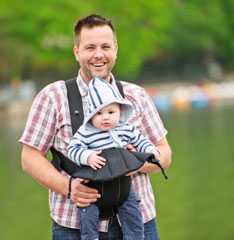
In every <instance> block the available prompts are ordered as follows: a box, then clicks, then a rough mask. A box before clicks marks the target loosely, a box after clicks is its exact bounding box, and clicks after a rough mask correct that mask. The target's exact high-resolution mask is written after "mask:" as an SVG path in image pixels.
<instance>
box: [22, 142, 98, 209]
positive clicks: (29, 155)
mask: <svg viewBox="0 0 234 240" xmlns="http://www.w3.org/2000/svg"><path fill="white" fill-rule="evenodd" d="M21 164H22V168H23V170H24V171H25V172H26V173H28V174H29V175H30V176H32V177H33V178H34V179H35V180H36V181H37V182H39V183H40V184H41V185H43V186H45V187H47V188H49V189H51V190H52V191H55V192H57V193H60V194H62V195H65V196H67V194H68V183H69V179H68V177H67V176H64V175H62V174H61V173H60V172H59V171H57V170H56V169H55V168H54V166H53V165H52V164H51V163H50V162H49V161H48V160H47V159H46V158H45V156H44V154H43V152H41V151H39V150H37V149H35V148H33V147H30V146H28V145H26V144H23V149H22V154H21ZM82 181H83V180H81V179H74V180H73V181H72V189H71V190H72V191H71V200H72V201H73V202H75V203H77V205H79V206H81V207H84V206H88V205H89V204H90V203H92V202H95V201H96V200H97V198H98V197H100V196H99V194H98V193H97V190H95V189H92V188H89V187H86V186H85V185H83V184H82Z"/></svg>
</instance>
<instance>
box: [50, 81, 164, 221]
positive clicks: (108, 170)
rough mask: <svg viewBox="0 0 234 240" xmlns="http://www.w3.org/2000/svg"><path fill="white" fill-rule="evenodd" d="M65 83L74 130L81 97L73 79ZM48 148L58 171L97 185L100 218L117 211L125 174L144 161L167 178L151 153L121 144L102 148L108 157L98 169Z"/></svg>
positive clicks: (127, 185)
mask: <svg viewBox="0 0 234 240" xmlns="http://www.w3.org/2000/svg"><path fill="white" fill-rule="evenodd" d="M65 83H66V87H67V96H68V103H69V109H70V115H71V124H72V132H73V134H74V133H75V132H76V131H77V129H78V128H79V127H80V125H81V124H82V122H83V118H84V114H83V106H82V99H81V95H80V92H79V89H78V86H77V83H76V79H70V80H67V81H66V82H65ZM116 83H117V87H118V89H119V91H120V93H121V95H122V96H123V97H124V93H123V88H122V85H121V83H120V82H118V81H117V82H116ZM51 152H52V156H53V159H52V163H53V165H54V166H55V167H56V168H57V169H58V170H59V171H61V170H63V171H65V172H67V173H68V174H69V175H70V176H71V177H72V178H77V177H79V178H82V179H87V180H90V181H89V182H88V183H87V185H88V186H90V187H92V188H96V189H97V190H98V192H99V193H100V194H101V198H100V199H98V201H97V202H96V204H97V206H98V207H99V210H100V211H99V212H100V218H109V217H111V216H113V215H114V214H115V213H116V212H117V209H118V207H119V206H121V204H122V203H123V202H124V201H125V200H126V199H127V197H128V194H129V191H130V187H131V179H130V177H129V176H126V174H127V173H128V172H132V171H134V170H137V169H139V168H140V167H141V166H142V165H143V164H144V163H145V162H146V161H149V162H152V163H155V164H157V165H158V166H159V167H160V168H161V170H162V173H163V175H164V177H165V178H167V176H166V175H165V172H164V169H163V168H162V167H161V165H160V163H159V161H158V160H156V159H155V158H154V155H153V154H146V153H140V152H130V151H128V150H126V149H122V148H109V149H105V150H102V153H101V154H100V156H102V157H104V158H105V159H107V162H106V164H105V166H103V167H102V168H101V169H99V170H93V169H92V168H90V167H89V166H82V167H79V166H78V165H77V164H75V163H74V162H72V161H71V160H70V159H68V158H67V157H65V156H64V155H63V154H62V153H60V152H58V151H56V150H55V149H54V148H52V149H51Z"/></svg>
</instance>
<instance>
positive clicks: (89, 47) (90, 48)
mask: <svg viewBox="0 0 234 240" xmlns="http://www.w3.org/2000/svg"><path fill="white" fill-rule="evenodd" d="M86 49H87V50H93V49H94V47H93V46H88V47H86Z"/></svg>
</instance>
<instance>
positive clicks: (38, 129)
mask: <svg viewBox="0 0 234 240" xmlns="http://www.w3.org/2000/svg"><path fill="white" fill-rule="evenodd" d="M55 132H56V114H55V107H54V104H53V100H52V99H51V97H50V96H49V94H48V92H47V91H46V88H45V89H43V90H42V91H41V92H39V93H38V95H37V96H36V97H35V99H34V101H33V103H32V106H31V109H30V112H29V115H28V119H27V121H26V126H25V129H24V131H23V134H22V136H21V138H20V139H19V142H20V143H22V144H26V145H29V146H31V147H34V148H36V149H38V150H40V151H42V152H43V153H46V152H47V151H48V150H49V149H50V147H51V146H52V144H53V139H54V135H55Z"/></svg>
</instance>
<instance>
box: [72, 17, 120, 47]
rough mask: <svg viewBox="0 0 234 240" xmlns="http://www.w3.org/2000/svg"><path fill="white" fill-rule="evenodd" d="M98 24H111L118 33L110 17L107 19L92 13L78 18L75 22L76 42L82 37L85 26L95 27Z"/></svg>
mask: <svg viewBox="0 0 234 240" xmlns="http://www.w3.org/2000/svg"><path fill="white" fill-rule="evenodd" d="M97 26H109V27H110V28H111V29H112V31H113V33H114V35H116V32H115V28H114V25H113V23H112V22H111V20H110V19H106V18H104V17H102V16H100V15H97V14H91V15H89V16H87V17H85V18H82V19H80V20H78V21H77V22H76V23H75V26H74V40H75V44H77V43H78V41H79V37H80V33H81V30H82V28H84V27H86V28H93V27H97Z"/></svg>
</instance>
